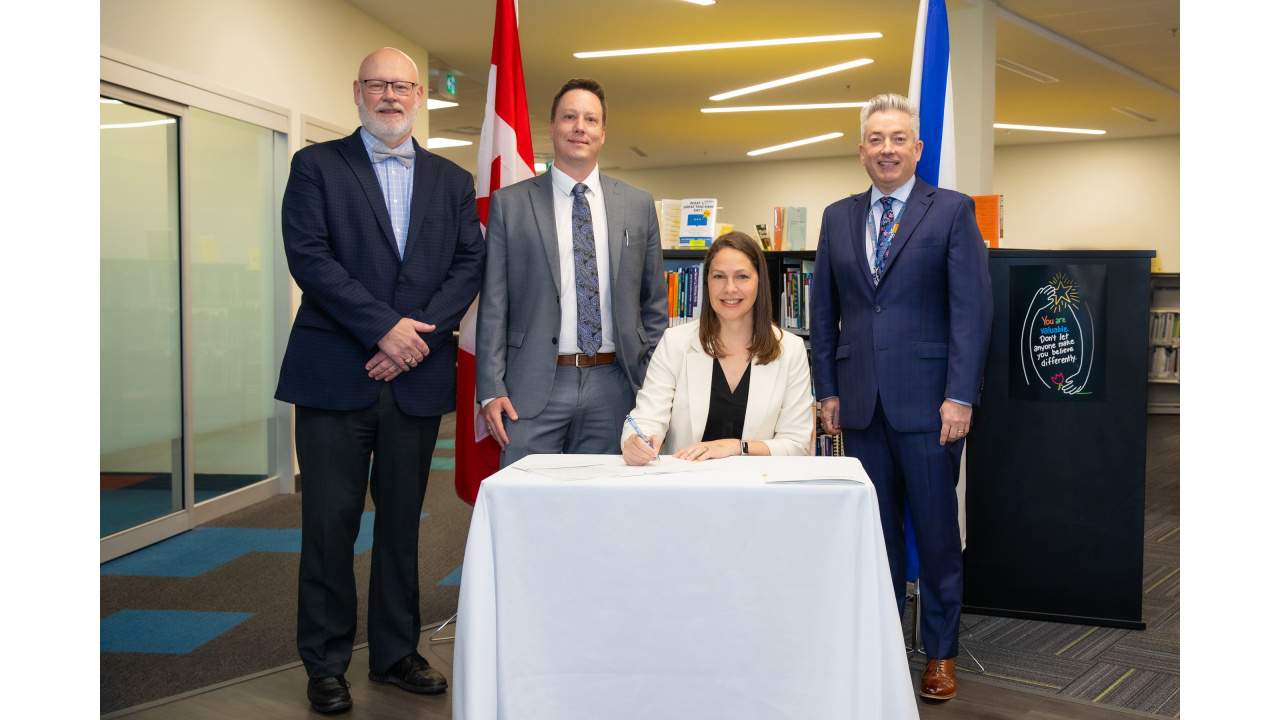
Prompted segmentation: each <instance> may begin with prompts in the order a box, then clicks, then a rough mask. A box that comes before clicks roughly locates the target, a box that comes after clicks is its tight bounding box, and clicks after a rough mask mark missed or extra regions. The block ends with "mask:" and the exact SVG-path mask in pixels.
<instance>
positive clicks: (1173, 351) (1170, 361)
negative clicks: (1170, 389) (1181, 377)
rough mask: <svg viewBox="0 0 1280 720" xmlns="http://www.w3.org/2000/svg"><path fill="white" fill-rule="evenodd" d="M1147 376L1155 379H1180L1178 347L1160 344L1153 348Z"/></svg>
mask: <svg viewBox="0 0 1280 720" xmlns="http://www.w3.org/2000/svg"><path fill="white" fill-rule="evenodd" d="M1147 377H1150V378H1152V379H1155V380H1170V379H1172V380H1177V379H1178V348H1176V347H1166V346H1164V345H1159V346H1156V347H1153V348H1151V356H1150V363H1149V364H1148V365H1147Z"/></svg>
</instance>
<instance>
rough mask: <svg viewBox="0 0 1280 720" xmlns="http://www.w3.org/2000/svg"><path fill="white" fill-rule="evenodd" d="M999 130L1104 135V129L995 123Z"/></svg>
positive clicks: (1105, 132)
mask: <svg viewBox="0 0 1280 720" xmlns="http://www.w3.org/2000/svg"><path fill="white" fill-rule="evenodd" d="M995 127H997V128H999V129H1001V130H1037V131H1039V132H1060V133H1080V134H1081V135H1106V134H1107V131H1106V130H1082V129H1080V128H1060V127H1041V126H1039V125H1007V124H1005V123H996V124H995Z"/></svg>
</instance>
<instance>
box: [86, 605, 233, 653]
mask: <svg viewBox="0 0 1280 720" xmlns="http://www.w3.org/2000/svg"><path fill="white" fill-rule="evenodd" d="M251 617H253V613H241V612H195V611H191V610H121V611H119V612H116V613H112V614H111V615H108V616H107V617H105V618H102V621H101V623H100V629H99V638H100V640H99V643H100V649H101V652H132V653H166V654H170V655H185V654H187V653H189V652H191V651H192V650H195V649H196V648H198V647H200V646H201V645H203V644H205V643H207V642H209V641H210V640H212V639H214V638H216V637H218V636H219V635H221V634H222V633H224V632H226V631H228V630H230V629H231V628H233V627H235V626H236V625H239V624H240V623H242V622H244V621H245V620H248V619H249V618H251Z"/></svg>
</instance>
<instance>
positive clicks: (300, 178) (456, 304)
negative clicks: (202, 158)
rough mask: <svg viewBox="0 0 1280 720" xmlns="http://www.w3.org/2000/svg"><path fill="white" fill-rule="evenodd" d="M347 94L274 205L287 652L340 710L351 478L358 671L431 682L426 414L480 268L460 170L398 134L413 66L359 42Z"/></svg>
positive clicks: (435, 685) (446, 376)
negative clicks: (288, 426) (278, 242)
mask: <svg viewBox="0 0 1280 720" xmlns="http://www.w3.org/2000/svg"><path fill="white" fill-rule="evenodd" d="M353 92H354V95H355V102H356V106H357V109H358V110H359V114H360V122H361V125H362V127H361V128H360V129H359V130H357V131H356V132H355V133H354V134H352V135H350V136H349V137H346V138H343V139H341V140H335V141H332V142H326V143H320V144H318V145H313V146H311V147H307V148H304V149H302V150H300V151H298V153H297V154H296V155H294V157H293V167H292V171H291V172H290V175H289V183H288V186H287V187H286V188H285V194H284V207H283V213H282V222H283V230H284V247H285V254H286V256H287V257H288V260H289V271H290V272H291V273H292V274H293V277H294V280H296V281H297V283H298V287H299V288H301V289H302V304H301V305H300V306H299V308H298V314H297V317H296V318H295V319H294V324H293V331H292V332H291V333H290V335H289V345H288V348H287V349H286V351H285V356H284V362H283V365H282V367H281V368H280V384H279V386H278V388H277V390H276V398H277V399H279V400H282V401H284V402H288V403H293V404H294V405H295V406H296V409H295V420H296V438H297V450H298V468H299V471H300V473H301V476H302V559H301V564H300V567H299V573H298V652H299V654H300V655H301V657H302V662H303V665H305V666H306V669H307V675H308V677H309V678H310V680H309V683H308V685H307V698H308V699H309V700H310V702H311V705H312V707H313V708H315V709H316V710H317V711H320V712H339V711H342V710H346V709H347V708H350V707H351V695H350V693H349V692H348V690H347V688H348V683H347V682H346V679H345V678H344V676H343V674H344V673H345V672H346V669H347V666H348V664H349V663H350V661H351V648H352V643H353V642H354V640H355V634H356V584H355V575H354V572H353V568H352V562H353V552H354V544H355V540H356V535H357V534H358V532H359V530H360V518H361V514H362V513H363V512H364V509H365V492H366V489H368V491H369V492H370V494H371V496H372V499H373V504H374V508H375V510H376V514H375V516H374V527H373V535H374V544H373V567H372V570H371V576H370V579H369V598H368V612H369V622H368V626H369V677H370V678H371V679H372V680H375V681H379V682H387V683H393V684H395V685H397V686H399V687H401V688H403V689H405V690H409V691H412V692H420V693H439V692H444V690H445V688H446V686H447V684H446V682H445V678H444V676H443V675H441V674H440V672H439V671H437V670H435V669H434V668H431V667H430V666H429V665H428V664H427V661H426V660H425V659H423V658H422V656H421V655H419V654H418V652H417V647H418V638H419V632H420V627H421V620H420V618H419V616H418V615H419V613H418V526H419V522H420V513H421V511H422V502H423V498H424V497H425V495H426V490H427V473H428V471H429V470H430V469H431V454H432V451H433V450H434V448H435V443H436V435H437V433H438V431H439V429H440V416H441V415H444V414H445V413H448V412H452V411H453V409H454V404H455V384H456V382H457V375H456V366H455V365H456V356H457V346H456V343H455V341H454V339H453V330H454V329H455V328H456V327H457V325H458V322H459V321H460V320H461V319H462V316H463V313H465V312H466V310H467V308H468V306H470V304H471V301H472V300H473V299H474V298H475V296H476V293H477V292H479V289H480V281H481V275H482V271H483V265H484V240H483V237H482V236H481V234H480V223H479V219H478V217H477V215H476V195H475V187H474V183H473V181H472V179H471V175H470V173H468V172H466V171H465V170H463V169H462V168H460V167H458V166H457V165H455V164H453V163H451V162H449V161H448V160H445V159H443V158H440V157H438V156H436V155H433V154H431V153H429V152H427V151H426V150H424V149H422V147H421V146H419V145H418V143H417V142H415V141H414V140H413V138H412V137H411V133H412V131H413V122H414V119H415V118H416V117H417V113H418V108H420V107H421V106H422V98H423V87H422V85H420V84H418V69H417V66H416V65H415V64H414V62H413V60H411V59H410V58H409V57H408V56H407V55H405V54H404V53H402V52H400V51H399V50H395V49H393V48H383V49H381V50H378V51H376V52H374V53H372V54H371V55H369V56H368V57H367V58H365V59H364V62H363V63H361V65H360V70H359V75H358V77H357V79H356V80H355V82H354V83H353ZM370 456H372V458H373V465H372V470H370Z"/></svg>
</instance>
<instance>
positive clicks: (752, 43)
mask: <svg viewBox="0 0 1280 720" xmlns="http://www.w3.org/2000/svg"><path fill="white" fill-rule="evenodd" d="M878 37H883V35H881V34H880V33H878V32H872V33H851V34H848V35H817V36H814V37H798V38H777V39H774V40H742V41H739V42H723V43H704V44H701V45H670V46H667V47H652V48H634V49H631V50H597V51H593V52H579V53H574V54H573V56H574V57H576V58H601V57H618V56H621V55H656V54H658V53H673V52H693V51H694V50H732V49H736V48H751V47H767V46H771V45H802V44H805V43H820V42H836V41H838V40H872V39H874V38H878Z"/></svg>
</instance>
